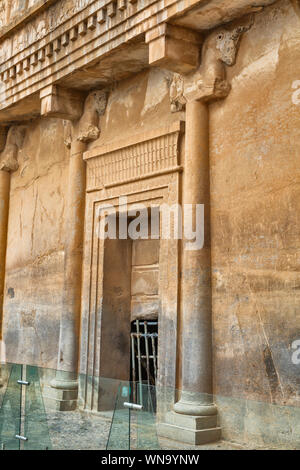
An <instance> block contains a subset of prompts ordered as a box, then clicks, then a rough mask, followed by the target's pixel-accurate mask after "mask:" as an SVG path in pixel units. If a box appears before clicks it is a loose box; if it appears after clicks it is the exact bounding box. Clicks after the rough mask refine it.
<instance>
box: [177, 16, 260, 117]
mask: <svg viewBox="0 0 300 470" xmlns="http://www.w3.org/2000/svg"><path fill="white" fill-rule="evenodd" d="M253 21H254V18H253V16H251V17H250V18H249V17H247V18H246V19H244V20H240V21H239V23H238V24H236V23H234V24H231V25H230V26H227V27H220V28H218V29H216V30H214V31H213V32H212V33H210V34H209V35H208V36H207V37H206V39H205V41H204V43H203V47H202V60H201V64H200V66H199V68H198V70H196V71H195V72H193V73H191V74H189V75H185V76H180V75H179V74H174V77H173V81H172V83H171V87H170V101H171V110H172V112H176V111H181V110H182V109H183V108H184V104H185V102H186V101H188V100H201V101H213V100H218V99H222V98H225V97H226V96H227V95H228V94H229V92H230V89H231V86H230V84H229V83H228V81H227V76H226V66H229V67H230V66H232V65H234V64H235V61H236V56H237V53H238V48H239V44H240V40H241V37H242V35H243V33H245V32H246V31H248V30H249V29H250V28H251V26H252V25H253Z"/></svg>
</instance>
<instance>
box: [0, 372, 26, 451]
mask: <svg viewBox="0 0 300 470" xmlns="http://www.w3.org/2000/svg"><path fill="white" fill-rule="evenodd" d="M8 370H9V371H10V373H9V378H8V382H7V385H6V390H5V393H4V396H3V399H2V404H1V408H0V449H2V450H19V449H20V441H19V440H18V439H16V435H19V434H20V424H21V393H22V391H21V386H20V385H19V384H18V380H20V379H21V377H22V366H21V365H19V364H13V365H10V366H9V369H8Z"/></svg>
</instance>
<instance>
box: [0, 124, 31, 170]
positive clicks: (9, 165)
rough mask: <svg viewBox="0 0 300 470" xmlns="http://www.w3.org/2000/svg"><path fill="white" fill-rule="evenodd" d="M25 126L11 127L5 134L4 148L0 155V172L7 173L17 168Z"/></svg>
mask: <svg viewBox="0 0 300 470" xmlns="http://www.w3.org/2000/svg"><path fill="white" fill-rule="evenodd" d="M25 131H26V128H25V126H11V127H10V128H9V131H8V133H7V138H6V144H5V148H4V150H3V151H2V153H1V155H0V170H2V171H7V172H9V173H11V172H13V171H16V170H17V169H18V168H19V164H18V160H17V156H18V152H19V150H20V148H21V147H22V145H23V141H24V137H25Z"/></svg>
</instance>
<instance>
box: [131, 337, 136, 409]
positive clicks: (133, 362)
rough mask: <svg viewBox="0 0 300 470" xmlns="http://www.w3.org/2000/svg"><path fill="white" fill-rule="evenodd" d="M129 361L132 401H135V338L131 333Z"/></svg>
mask: <svg viewBox="0 0 300 470" xmlns="http://www.w3.org/2000/svg"><path fill="white" fill-rule="evenodd" d="M131 363H132V388H133V401H134V402H135V401H136V370H135V340H134V334H131Z"/></svg>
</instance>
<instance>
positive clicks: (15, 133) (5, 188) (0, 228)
mask: <svg viewBox="0 0 300 470" xmlns="http://www.w3.org/2000/svg"><path fill="white" fill-rule="evenodd" d="M24 135H25V127H24V126H11V127H10V129H9V131H8V134H7V138H6V144H5V147H4V150H3V151H2V153H1V155H0V341H1V342H2V320H3V296H4V281H5V258H6V242H7V225H8V211H9V192H10V174H11V173H12V172H13V171H16V170H17V169H18V167H19V165H18V160H17V156H18V151H19V149H20V147H21V146H22V144H23V140H24ZM0 348H1V345H0ZM4 359H5V358H1V349H0V360H4Z"/></svg>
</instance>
